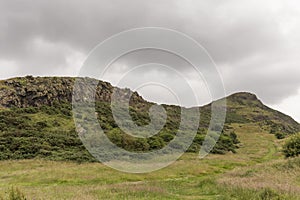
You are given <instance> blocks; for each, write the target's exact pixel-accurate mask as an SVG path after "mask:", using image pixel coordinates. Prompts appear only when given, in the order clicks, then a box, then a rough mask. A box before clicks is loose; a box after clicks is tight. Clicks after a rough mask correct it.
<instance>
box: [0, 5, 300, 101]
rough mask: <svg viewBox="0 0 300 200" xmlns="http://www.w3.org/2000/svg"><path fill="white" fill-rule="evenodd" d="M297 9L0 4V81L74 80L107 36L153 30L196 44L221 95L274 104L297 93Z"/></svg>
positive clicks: (299, 27) (143, 57) (299, 42)
mask: <svg viewBox="0 0 300 200" xmlns="http://www.w3.org/2000/svg"><path fill="white" fill-rule="evenodd" d="M299 8H300V3H299V1H296V0H291V1H282V0H266V1H258V0H254V1H246V2H245V1H238V0H228V1H221V2H220V1H216V0H211V1H204V0H186V1H180V0H165V1H159V0H153V1H140V0H131V1H126V0H100V1H93V0H87V1H79V0H73V1H68V0H67V1H60V0H53V1H46V0H40V1H33V0H28V1H22V0H11V1H6V0H0V30H1V31H0V44H1V45H0V70H1V78H5V77H11V76H18V75H25V74H33V75H76V74H77V73H78V71H79V67H80V65H81V63H82V62H83V61H84V59H85V56H86V55H87V54H88V52H89V51H90V50H91V49H92V48H93V47H94V46H96V45H97V44H98V43H99V42H101V41H103V40H104V39H106V38H107V37H109V36H111V35H113V34H116V33H118V32H120V31H123V30H127V29H131V28H136V27H144V26H158V27H166V28H170V29H175V30H178V31H181V32H183V33H185V34H187V35H189V36H191V37H193V38H194V39H195V40H197V41H198V42H199V43H200V44H202V45H203V46H204V47H205V48H206V49H207V50H208V52H209V53H210V55H211V56H212V57H213V59H214V60H215V62H216V64H217V65H218V67H219V68H220V71H221V74H222V75H223V77H224V83H225V89H226V91H227V93H232V92H234V91H251V92H254V93H257V94H258V95H259V96H260V97H261V98H262V100H263V101H265V102H266V103H270V104H278V103H280V102H281V101H282V100H284V99H286V98H287V97H289V96H291V95H293V94H296V93H297V91H298V89H299V86H300V79H299V78H298V76H299V73H300V69H299V65H300V60H299V56H298V54H299V50H300V24H299V23H300V9H299ZM148 56H149V55H148ZM140 59H141V61H143V60H147V55H146V54H144V55H140ZM165 59H166V60H168V58H165ZM169 60H170V58H169ZM122 62H123V61H122ZM128 63H129V64H128ZM130 63H132V62H131V61H130V58H128V60H127V66H128V67H129V68H130ZM173 63H174V60H173ZM170 64H172V62H171V61H170ZM173 65H174V64H173ZM177 66H178V67H180V66H182V67H185V66H184V65H183V64H182V65H177ZM138 77H139V76H137V78H138ZM191 82H197V80H195V79H193V80H191ZM158 98H159V96H157V99H158Z"/></svg>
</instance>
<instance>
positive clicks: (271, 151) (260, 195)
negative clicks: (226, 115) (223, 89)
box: [0, 123, 300, 200]
mask: <svg viewBox="0 0 300 200" xmlns="http://www.w3.org/2000/svg"><path fill="white" fill-rule="evenodd" d="M232 126H233V127H234V129H235V130H236V134H237V135H238V138H239V140H240V141H241V143H240V145H239V148H238V149H237V153H227V154H225V155H217V154H211V155H209V156H207V157H205V158H204V159H199V158H198V155H197V154H195V153H186V154H184V155H183V156H182V157H181V158H180V159H179V160H177V161H176V162H174V163H173V164H172V165H170V166H168V167H166V168H164V169H161V170H158V171H155V172H152V173H147V174H129V173H123V172H119V171H116V170H114V169H111V168H109V167H107V166H105V165H103V164H101V163H81V164H80V163H76V162H71V161H70V162H65V161H49V160H44V159H29V160H6V161H1V162H0V197H1V198H3V199H10V198H11V196H12V195H11V193H12V192H11V191H12V190H19V191H20V193H22V194H23V195H24V197H26V199H87V200H88V199H224V200H225V199H228V200H229V199H241V200H245V199H262V200H263V199H266V200H267V199H295V200H296V199H300V179H299V177H300V169H299V164H300V159H299V158H293V159H285V158H284V156H283V155H282V153H281V146H282V144H283V142H284V140H278V139H276V137H275V136H274V135H272V134H269V132H268V131H265V130H263V129H262V128H261V127H260V126H257V124H254V123H253V124H251V123H248V124H232ZM12 188H13V189H12ZM16 199H17V198H16Z"/></svg>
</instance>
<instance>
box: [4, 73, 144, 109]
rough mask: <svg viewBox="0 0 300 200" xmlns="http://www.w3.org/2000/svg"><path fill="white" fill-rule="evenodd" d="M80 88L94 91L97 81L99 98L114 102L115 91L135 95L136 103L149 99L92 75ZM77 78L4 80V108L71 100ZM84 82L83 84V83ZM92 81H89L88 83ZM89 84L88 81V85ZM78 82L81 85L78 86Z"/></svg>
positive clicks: (97, 97)
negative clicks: (94, 84) (113, 94)
mask: <svg viewBox="0 0 300 200" xmlns="http://www.w3.org/2000/svg"><path fill="white" fill-rule="evenodd" d="M78 79H79V80H83V81H78V82H77V83H79V84H78V85H79V87H77V88H80V90H81V91H82V92H90V91H93V90H94V86H93V84H90V83H96V84H97V86H96V88H97V91H96V97H95V99H96V101H102V102H110V100H111V95H112V92H113V91H114V89H115V91H116V92H117V93H118V94H121V95H123V96H124V95H125V96H128V95H129V96H130V95H131V94H132V96H131V101H133V102H145V100H143V98H142V97H141V96H139V95H138V93H137V92H132V91H130V90H129V89H119V88H116V87H113V86H112V85H111V84H110V83H107V82H103V81H98V80H96V79H91V78H78ZM75 80H76V79H75V78H73V77H32V76H26V77H19V78H13V79H8V80H3V81H1V82H0V106H2V107H19V108H22V107H29V106H35V107H39V106H42V105H50V106H51V105H53V104H54V103H57V102H64V103H66V102H67V103H71V101H72V94H73V88H74V84H75ZM80 82H82V85H80ZM87 82H89V84H86V83H87ZM84 83H85V84H84ZM78 85H77V86H78Z"/></svg>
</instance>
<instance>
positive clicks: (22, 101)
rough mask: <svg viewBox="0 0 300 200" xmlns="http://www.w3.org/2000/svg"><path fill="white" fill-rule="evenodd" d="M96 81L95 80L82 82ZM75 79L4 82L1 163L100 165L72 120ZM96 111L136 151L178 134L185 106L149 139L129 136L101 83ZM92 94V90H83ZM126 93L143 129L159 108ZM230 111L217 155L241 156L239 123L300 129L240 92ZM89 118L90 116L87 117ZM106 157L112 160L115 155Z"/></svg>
mask: <svg viewBox="0 0 300 200" xmlns="http://www.w3.org/2000/svg"><path fill="white" fill-rule="evenodd" d="M82 80H84V81H91V82H95V81H96V80H95V79H89V78H82ZM74 83H75V78H71V77H32V76H27V77H19V78H12V79H8V80H3V81H0V107H1V108H0V160H6V159H24V158H26V159H29V158H47V159H51V160H75V161H79V162H82V161H95V160H94V158H93V157H92V156H91V155H90V154H89V152H87V150H86V149H85V148H84V146H83V144H82V142H81V140H80V139H79V137H78V134H77V132H76V131H75V126H74V122H73V118H72V106H71V102H72V93H73V86H74ZM97 83H98V85H97V91H96V97H95V99H96V104H95V107H96V112H97V116H98V120H99V121H100V124H101V127H102V128H103V129H104V131H105V133H106V134H107V136H108V137H109V138H110V140H111V141H112V142H114V143H115V144H116V145H118V146H120V147H122V148H124V149H126V150H129V151H135V152H141V151H142V152H146V151H151V150H154V149H160V148H162V147H163V146H165V145H166V144H168V143H169V142H170V141H171V140H172V139H173V138H174V136H175V135H176V131H177V129H178V126H179V123H180V110H181V109H185V108H180V107H178V106H172V105H163V106H164V108H165V109H166V112H167V116H168V117H167V121H166V124H165V125H164V127H163V129H162V130H161V131H160V132H159V133H158V134H157V135H155V136H152V137H150V138H147V139H144V138H138V139H137V138H134V137H132V136H129V135H127V134H125V133H124V132H123V131H122V130H121V129H120V128H118V126H117V124H116V123H115V121H114V118H113V116H112V111H111V108H110V100H111V95H112V91H113V89H114V87H113V86H112V85H111V84H109V83H107V82H103V81H99V82H98V81H97ZM84 89H85V90H92V88H84ZM116 89H117V90H118V91H119V92H120V93H121V94H124V95H128V94H132V97H131V99H130V106H131V107H130V115H131V117H132V119H133V121H134V122H135V123H136V124H138V125H147V124H148V123H149V121H150V117H149V108H150V107H151V106H152V105H154V103H152V102H148V101H146V100H144V99H143V98H142V97H141V96H139V95H138V93H136V92H132V91H130V90H129V89H119V88H116ZM227 104H228V112H227V117H226V124H225V126H224V129H223V132H222V135H221V137H220V139H219V140H218V142H217V145H216V146H215V147H214V149H213V151H212V153H217V154H224V153H226V152H229V151H231V152H233V153H234V152H236V149H237V148H238V145H239V140H238V137H237V135H236V134H235V129H234V126H233V125H235V124H237V123H238V124H251V123H252V124H253V123H254V124H256V125H257V126H260V127H262V128H263V129H264V130H266V131H267V132H270V134H275V135H276V137H277V138H284V137H285V136H287V135H290V134H294V133H296V132H299V131H300V125H299V124H298V123H297V122H296V121H294V120H293V119H292V118H291V117H289V116H287V115H284V114H282V113H280V112H278V111H275V110H273V109H271V108H269V107H267V106H265V105H264V104H263V103H262V102H261V101H260V100H259V99H258V98H257V97H256V96H255V95H253V94H250V93H245V92H242V93H236V94H233V95H230V96H229V97H227ZM210 108H211V104H209V105H206V106H203V107H200V113H201V121H200V123H199V128H198V131H197V135H196V137H195V139H194V142H193V144H192V145H191V146H190V148H189V149H188V151H189V152H198V151H199V149H200V145H201V144H202V142H203V140H204V138H205V135H206V132H207V129H208V124H209V120H210ZM82 117H83V118H85V120H88V118H86V116H82ZM107 159H113V155H111V157H110V156H108V158H107Z"/></svg>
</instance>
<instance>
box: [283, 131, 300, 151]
mask: <svg viewBox="0 0 300 200" xmlns="http://www.w3.org/2000/svg"><path fill="white" fill-rule="evenodd" d="M283 153H284V155H285V157H296V156H298V155H300V133H298V134H296V135H294V136H291V138H289V139H288V140H287V142H286V143H285V145H284V146H283Z"/></svg>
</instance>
